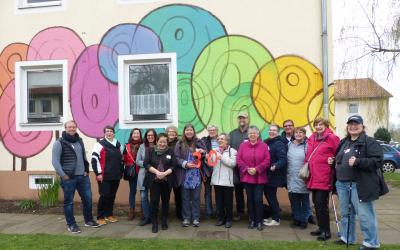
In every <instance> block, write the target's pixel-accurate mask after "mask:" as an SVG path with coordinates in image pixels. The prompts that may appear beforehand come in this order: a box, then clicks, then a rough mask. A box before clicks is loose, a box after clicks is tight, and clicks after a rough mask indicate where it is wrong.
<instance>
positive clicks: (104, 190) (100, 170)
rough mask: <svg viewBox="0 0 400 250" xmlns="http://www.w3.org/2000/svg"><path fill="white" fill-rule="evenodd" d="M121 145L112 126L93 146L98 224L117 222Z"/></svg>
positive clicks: (120, 175) (105, 130) (107, 128)
mask: <svg viewBox="0 0 400 250" xmlns="http://www.w3.org/2000/svg"><path fill="white" fill-rule="evenodd" d="M122 166H123V164H122V153H121V144H120V143H119V141H117V139H115V130H114V127H112V126H106V127H105V128H104V138H103V139H101V140H100V141H99V142H97V143H96V144H95V145H94V146H93V152H92V168H93V172H94V174H95V175H96V180H97V183H98V185H99V194H100V197H99V201H98V204H97V223H98V224H99V225H101V226H102V225H106V224H107V222H110V223H114V222H117V221H118V219H117V217H115V216H114V214H113V210H114V202H115V195H116V194H117V191H118V187H119V182H120V179H121V177H122V171H123V169H122Z"/></svg>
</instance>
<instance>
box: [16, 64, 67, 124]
mask: <svg viewBox="0 0 400 250" xmlns="http://www.w3.org/2000/svg"><path fill="white" fill-rule="evenodd" d="M15 68H16V75H15V82H16V85H15V96H16V126H17V130H18V131H31V130H58V129H62V123H63V122H64V121H65V120H66V119H65V115H66V114H68V112H67V111H68V110H67V109H68V106H67V102H68V99H67V98H68V94H67V90H68V88H67V62H66V60H55V61H22V62H17V63H16V64H15Z"/></svg>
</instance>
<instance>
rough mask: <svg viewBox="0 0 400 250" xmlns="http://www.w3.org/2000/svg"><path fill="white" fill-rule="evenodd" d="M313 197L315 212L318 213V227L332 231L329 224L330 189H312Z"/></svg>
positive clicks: (324, 230) (325, 230)
mask: <svg viewBox="0 0 400 250" xmlns="http://www.w3.org/2000/svg"><path fill="white" fill-rule="evenodd" d="M312 199H313V203H314V206H315V213H316V215H317V221H318V227H319V229H320V230H321V231H322V232H327V233H330V231H331V229H330V224H329V208H328V206H329V191H326V190H318V189H314V190H312Z"/></svg>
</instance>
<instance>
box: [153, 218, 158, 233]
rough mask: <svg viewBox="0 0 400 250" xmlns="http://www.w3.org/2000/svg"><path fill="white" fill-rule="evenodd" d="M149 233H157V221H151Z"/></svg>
mask: <svg viewBox="0 0 400 250" xmlns="http://www.w3.org/2000/svg"><path fill="white" fill-rule="evenodd" d="M151 231H152V232H153V233H157V232H158V221H157V220H153V222H152V224H151Z"/></svg>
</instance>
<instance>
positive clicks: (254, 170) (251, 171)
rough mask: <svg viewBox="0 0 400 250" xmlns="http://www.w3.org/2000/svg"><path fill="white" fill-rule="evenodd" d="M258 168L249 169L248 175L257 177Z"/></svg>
mask: <svg viewBox="0 0 400 250" xmlns="http://www.w3.org/2000/svg"><path fill="white" fill-rule="evenodd" d="M256 172H257V171H256V168H248V169H247V173H249V175H255V174H256Z"/></svg>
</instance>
